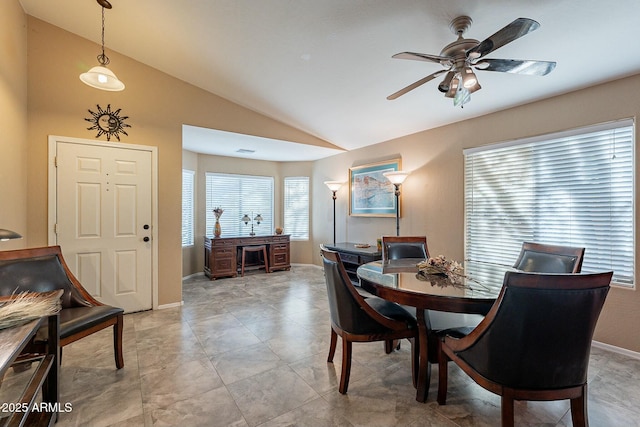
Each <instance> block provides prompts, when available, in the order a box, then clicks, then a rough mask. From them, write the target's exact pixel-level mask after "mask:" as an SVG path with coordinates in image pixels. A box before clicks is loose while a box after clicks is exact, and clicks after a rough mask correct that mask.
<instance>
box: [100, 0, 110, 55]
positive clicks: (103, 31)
mask: <svg viewBox="0 0 640 427" xmlns="http://www.w3.org/2000/svg"><path fill="white" fill-rule="evenodd" d="M98 62H99V63H100V65H102V66H103V67H104V66H105V65H108V64H109V62H111V60H110V59H109V57H108V56H107V55H105V53H104V6H103V7H102V53H101V54H100V55H98Z"/></svg>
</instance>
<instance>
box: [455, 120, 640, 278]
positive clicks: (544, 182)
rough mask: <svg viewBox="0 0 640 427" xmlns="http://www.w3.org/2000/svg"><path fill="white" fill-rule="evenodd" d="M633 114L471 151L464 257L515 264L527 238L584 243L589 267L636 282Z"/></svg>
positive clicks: (467, 160)
mask: <svg viewBox="0 0 640 427" xmlns="http://www.w3.org/2000/svg"><path fill="white" fill-rule="evenodd" d="M634 140H635V138H634V127H633V121H632V120H624V121H618V122H615V123H609V124H606V125H599V126H594V127H589V128H583V129H579V130H575V131H571V132H566V133H562V134H553V135H547V136H545V137H538V138H535V139H528V140H522V141H515V142H513V143H508V144H498V145H494V146H488V147H481V148H477V149H470V150H465V152H464V155H465V216H466V218H465V223H466V225H465V233H466V234H465V240H466V241H465V251H466V253H465V259H466V260H468V261H470V262H472V263H473V262H489V263H497V264H506V265H513V263H514V262H515V259H516V257H517V255H518V253H519V252H520V248H521V246H522V242H524V241H531V242H540V243H547V244H556V245H565V246H578V247H585V248H586V250H585V258H584V262H583V267H582V271H583V272H596V271H604V270H613V271H614V279H613V280H614V281H615V282H616V283H618V284H622V285H627V286H633V285H634V271H635V270H634V269H635V267H634V220H633V218H634V214H633V210H634V209H633V204H634V203H633V199H634V192H633V169H634V156H633V146H634Z"/></svg>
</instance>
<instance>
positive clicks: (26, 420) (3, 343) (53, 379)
mask: <svg viewBox="0 0 640 427" xmlns="http://www.w3.org/2000/svg"><path fill="white" fill-rule="evenodd" d="M43 325H47V330H48V334H49V336H48V338H47V352H46V353H45V354H39V353H38V354H24V355H22V354H21V353H22V350H24V348H25V347H26V346H27V345H28V344H29V342H30V341H31V339H32V338H33V337H34V336H35V334H36V332H38V329H40V327H42V326H43ZM59 331H60V318H59V315H58V314H54V315H52V316H47V317H41V318H39V319H36V320H32V321H30V322H29V323H26V324H24V325H19V326H14V327H11V328H7V329H3V330H0V378H4V375H5V372H6V371H7V370H8V369H9V368H10V367H11V366H12V365H13V364H15V363H23V362H24V363H28V362H31V363H32V364H34V365H35V369H34V371H33V374H32V375H31V378H30V379H29V381H27V384H26V387H25V389H24V391H23V392H22V395H21V396H19V397H18V398H17V399H15V400H13V401H11V402H8V401H4V400H3V402H2V403H3V405H4V406H5V408H6V409H8V410H9V411H8V416H7V417H5V418H0V426H3V427H4V426H20V425H25V426H52V425H53V424H54V423H55V422H56V421H57V420H58V411H59V395H58V374H59V365H60V362H59V360H60V357H59V354H60V353H59V348H60V347H59V345H58V344H59ZM32 369H33V368H32ZM40 389H42V402H43V403H44V404H43V405H41V406H40V407H39V409H44V410H38V411H33V406H34V404H38V402H36V401H35V399H36V397H37V395H38V391H39V390H40ZM3 409H4V408H3ZM1 415H2V416H5V415H7V413H6V412H5V413H3V414H1Z"/></svg>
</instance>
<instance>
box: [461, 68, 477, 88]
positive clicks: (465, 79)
mask: <svg viewBox="0 0 640 427" xmlns="http://www.w3.org/2000/svg"><path fill="white" fill-rule="evenodd" d="M477 84H478V78H477V77H476V74H475V73H474V72H473V70H472V69H471V67H464V68H463V69H462V86H464V87H465V88H467V89H469V88H472V87H474V86H475V85H477Z"/></svg>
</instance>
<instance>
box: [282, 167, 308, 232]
mask: <svg viewBox="0 0 640 427" xmlns="http://www.w3.org/2000/svg"><path fill="white" fill-rule="evenodd" d="M284 230H285V233H287V234H290V235H291V239H292V240H309V177H307V176H293V177H286V178H285V179H284Z"/></svg>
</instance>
